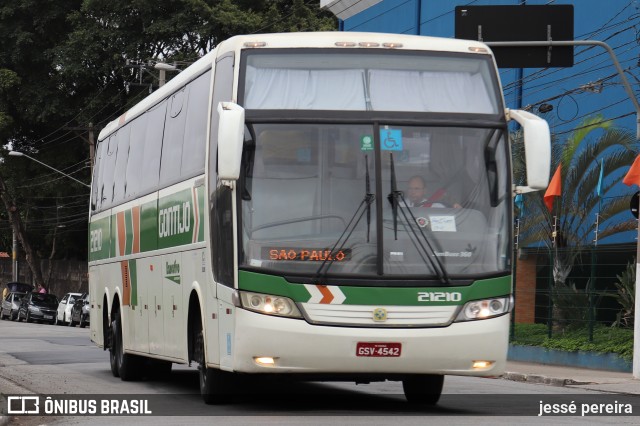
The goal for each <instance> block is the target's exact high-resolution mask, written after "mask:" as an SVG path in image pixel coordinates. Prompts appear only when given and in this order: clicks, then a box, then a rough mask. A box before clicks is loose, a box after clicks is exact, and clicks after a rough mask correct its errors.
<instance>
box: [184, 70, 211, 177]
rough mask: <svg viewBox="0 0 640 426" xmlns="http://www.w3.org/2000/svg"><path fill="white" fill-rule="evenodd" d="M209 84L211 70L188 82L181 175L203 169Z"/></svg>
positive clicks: (186, 175)
mask: <svg viewBox="0 0 640 426" xmlns="http://www.w3.org/2000/svg"><path fill="white" fill-rule="evenodd" d="M210 85H211V71H208V72H206V73H205V74H203V75H201V76H200V77H198V78H197V79H196V80H195V81H193V82H192V83H191V84H190V86H191V87H190V89H189V100H188V102H187V122H186V126H185V129H184V147H183V149H182V165H181V167H180V169H181V171H182V176H183V177H188V176H193V175H195V174H197V173H202V172H203V171H204V162H205V153H206V145H205V144H206V137H207V114H208V112H209V102H208V101H209V90H210Z"/></svg>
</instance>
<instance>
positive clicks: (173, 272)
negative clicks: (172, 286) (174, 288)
mask: <svg viewBox="0 0 640 426" xmlns="http://www.w3.org/2000/svg"><path fill="white" fill-rule="evenodd" d="M165 278H166V279H168V280H170V281H173V282H174V283H176V284H180V264H179V263H178V261H177V260H174V261H173V263H169V262H166V263H165Z"/></svg>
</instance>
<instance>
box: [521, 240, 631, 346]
mask: <svg viewBox="0 0 640 426" xmlns="http://www.w3.org/2000/svg"><path fill="white" fill-rule="evenodd" d="M516 257H517V259H515V262H516V271H517V270H518V268H528V269H526V270H527V272H528V274H526V275H525V274H523V273H522V272H521V273H517V274H516V278H515V283H514V284H515V285H514V288H515V297H516V308H515V310H514V315H513V317H514V318H515V320H514V321H515V322H516V323H517V322H522V318H525V317H526V321H525V322H529V323H531V322H534V323H536V324H544V325H546V326H547V332H548V337H553V335H554V334H557V333H565V332H566V331H567V330H571V329H573V330H575V329H582V330H586V331H587V333H588V334H589V338H590V339H592V336H593V330H594V328H595V327H596V326H598V325H605V326H619V327H627V328H628V327H633V305H634V296H635V292H634V288H635V264H636V245H635V244H633V245H619V246H618V245H616V246H598V247H591V248H586V249H583V250H581V251H579V252H577V251H575V250H571V249H564V250H563V249H558V250H555V249H553V250H549V249H545V248H540V249H528V250H527V251H526V252H525V254H524V255H523V254H522V251H520V256H516ZM534 271H535V272H534ZM533 273H535V277H531V274H533ZM522 301H526V303H524V302H522ZM518 302H520V303H518ZM525 313H526V314H527V315H525ZM512 333H513V332H512Z"/></svg>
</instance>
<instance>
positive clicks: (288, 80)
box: [245, 66, 498, 114]
mask: <svg viewBox="0 0 640 426" xmlns="http://www.w3.org/2000/svg"><path fill="white" fill-rule="evenodd" d="M246 75H247V81H246V85H245V87H246V89H245V90H246V92H245V108H247V109H307V110H343V111H344V110H347V111H365V110H368V109H372V110H374V111H427V112H455V113H477V114H495V113H497V112H498V108H497V105H496V102H495V99H494V97H493V96H491V95H490V94H489V92H488V91H487V82H486V81H485V80H484V79H483V77H482V75H481V74H479V73H474V74H472V73H467V72H432V71H404V70H369V71H367V72H366V74H365V71H364V70H296V69H282V68H256V67H252V66H249V67H247V74H246ZM367 80H368V84H366V82H367ZM367 87H368V88H369V89H368V91H369V93H367Z"/></svg>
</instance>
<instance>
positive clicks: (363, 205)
mask: <svg viewBox="0 0 640 426" xmlns="http://www.w3.org/2000/svg"><path fill="white" fill-rule="evenodd" d="M364 158H365V164H366V174H365V194H364V198H363V199H362V201H361V202H360V204H359V205H358V208H357V209H356V211H355V212H354V213H353V216H351V219H349V223H347V226H346V227H345V228H344V231H342V234H340V236H339V237H338V239H337V240H336V242H335V244H334V245H333V247H331V250H330V251H329V256H326V258H325V259H324V260H323V261H322V263H321V264H320V267H319V268H318V270H317V271H316V273H315V275H314V276H313V281H318V280H319V279H320V276H321V275H322V274H326V273H327V271H329V268H330V267H331V265H333V262H335V260H336V257H335V253H337V252H339V251H341V250H342V249H343V248H344V245H345V244H346V243H347V241H348V240H349V238H350V237H351V235H352V234H353V231H355V229H356V227H357V226H358V223H360V220H362V216H364V213H365V212H366V213H367V242H369V231H370V228H371V204H373V201H374V200H375V198H376V196H375V195H374V194H372V193H371V182H370V178H369V160H368V158H367V156H366V155H365V156H364ZM354 221H355V222H354ZM345 234H346V236H345ZM343 237H344V240H343ZM340 241H342V244H340ZM338 244H340V247H338ZM336 249H337V251H336ZM329 258H331V260H329ZM327 262H328V263H327ZM325 265H326V266H327V267H326V269H325V270H324V272H323V271H322V270H323V269H324V267H325Z"/></svg>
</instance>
